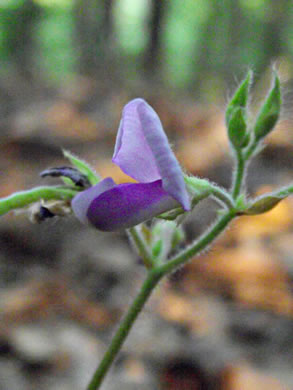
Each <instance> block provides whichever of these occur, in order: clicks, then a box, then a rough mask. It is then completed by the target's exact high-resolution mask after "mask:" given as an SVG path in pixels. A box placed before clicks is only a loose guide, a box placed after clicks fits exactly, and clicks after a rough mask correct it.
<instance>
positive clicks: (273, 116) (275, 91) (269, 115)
mask: <svg viewBox="0 0 293 390" xmlns="http://www.w3.org/2000/svg"><path fill="white" fill-rule="evenodd" d="M274 76H275V77H274V84H273V87H272V89H271V91H270V92H269V94H268V96H267V98H266V100H265V102H264V104H263V106H262V108H261V109H260V112H259V114H258V117H257V119H256V122H255V126H254V129H253V132H254V137H255V140H256V141H259V140H261V139H262V138H264V137H266V136H267V135H268V134H269V133H270V132H271V131H272V130H273V128H274V126H275V125H276V123H277V121H278V119H279V117H280V112H281V104H282V97H281V87H280V79H279V77H278V75H277V73H276V72H275V73H274Z"/></svg>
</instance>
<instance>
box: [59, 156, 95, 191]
mask: <svg viewBox="0 0 293 390" xmlns="http://www.w3.org/2000/svg"><path fill="white" fill-rule="evenodd" d="M63 155H64V157H66V158H67V159H68V160H69V161H70V162H71V164H72V165H74V166H75V167H76V168H77V169H78V170H79V171H80V172H81V173H83V174H84V175H86V177H87V178H88V180H89V182H90V183H91V185H95V184H97V183H98V182H99V181H100V180H101V179H100V177H99V176H98V175H97V173H96V172H95V171H94V169H93V168H91V167H90V166H89V164H88V163H86V162H85V161H83V160H81V159H80V158H79V157H77V156H75V155H73V154H72V153H71V152H69V151H68V150H63Z"/></svg>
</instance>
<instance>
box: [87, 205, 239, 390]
mask: <svg viewBox="0 0 293 390" xmlns="http://www.w3.org/2000/svg"><path fill="white" fill-rule="evenodd" d="M235 216H236V214H235V211H234V210H233V209H232V210H229V211H227V212H226V213H225V214H224V215H222V217H220V218H219V220H218V221H217V222H216V223H215V224H214V225H213V226H212V228H211V229H209V230H208V231H207V232H205V233H204V234H203V235H202V236H201V237H200V238H199V239H198V240H196V241H195V242H194V243H193V244H191V245H190V246H189V247H188V248H187V249H185V250H183V251H182V252H181V253H179V254H178V255H177V256H175V257H173V258H172V259H171V260H170V261H169V262H168V263H165V264H163V265H158V266H154V268H152V269H151V270H150V271H149V273H148V276H147V278H146V280H145V281H144V283H143V285H142V287H141V289H140V291H139V293H138V295H137V296H136V298H135V299H134V301H133V303H132V305H131V306H130V308H129V309H128V312H127V313H126V316H125V317H124V319H123V320H122V322H121V324H120V326H119V328H118V330H117V332H116V334H115V336H114V337H113V339H112V342H111V344H110V346H109V348H108V350H107V351H106V353H105V355H104V358H103V359H102V361H101V363H100V365H99V367H98V368H97V370H96V372H95V374H94V376H93V378H92V380H91V382H90V384H89V386H88V388H87V390H97V389H99V388H100V385H101V384H102V382H103V379H104V378H105V376H106V374H107V372H108V370H109V368H110V367H111V364H112V363H113V361H114V359H115V357H116V356H117V354H118V352H119V351H120V349H121V347H122V344H123V342H124V341H125V339H126V337H127V336H128V334H129V332H130V330H131V328H132V325H133V324H134V322H135V320H136V318H137V317H138V315H139V313H140V312H141V310H142V308H143V306H144V304H145V303H146V301H147V299H148V298H149V296H150V295H151V293H152V291H153V289H154V288H155V287H156V285H157V284H158V282H159V281H160V279H161V278H162V277H163V276H165V275H167V274H169V273H171V272H173V271H174V270H176V269H177V268H178V267H179V266H181V265H183V264H184V263H186V262H187V261H188V260H190V259H191V258H192V257H194V256H195V255H197V254H198V253H199V252H201V251H202V250H203V249H205V248H206V247H207V246H208V245H210V244H211V243H212V242H213V241H214V240H215V239H216V238H217V237H218V236H219V235H220V234H221V233H222V232H223V231H224V229H225V228H226V226H227V225H228V224H229V222H230V221H231V220H232V219H233V218H234V217H235Z"/></svg>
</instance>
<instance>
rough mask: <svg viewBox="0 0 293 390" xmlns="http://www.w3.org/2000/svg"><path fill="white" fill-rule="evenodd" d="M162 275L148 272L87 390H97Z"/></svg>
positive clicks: (155, 271)
mask: <svg viewBox="0 0 293 390" xmlns="http://www.w3.org/2000/svg"><path fill="white" fill-rule="evenodd" d="M162 276H163V275H162V273H161V272H160V271H158V270H157V269H153V270H151V271H149V273H148V276H147V278H146V279H145V281H144V283H143V285H142V287H141V289H140V291H139V293H138V295H137V296H136V298H135V299H134V301H133V303H132V305H131V306H130V308H129V310H128V312H127V313H126V316H125V317H124V318H123V319H122V322H121V324H120V326H119V328H118V330H117V332H116V334H115V336H114V337H113V339H112V341H111V344H110V346H109V348H108V350H107V351H106V353H105V355H104V357H103V359H102V361H101V363H100V365H99V367H98V369H97V370H96V372H95V374H94V376H93V378H92V380H91V382H90V384H89V385H88V387H87V390H97V389H99V387H100V385H101V384H102V382H103V380H104V378H105V376H106V374H107V372H108V370H109V368H110V367H111V364H112V363H113V361H114V359H115V357H116V355H117V353H118V352H119V351H120V349H121V347H122V344H123V343H124V341H125V339H126V337H127V336H128V334H129V332H130V329H131V327H132V325H133V323H134V322H135V320H136V318H137V317H138V315H139V313H140V312H141V310H142V308H143V307H144V304H145V303H146V301H147V299H148V298H149V296H150V294H151V293H152V291H153V289H154V288H155V287H156V285H157V284H158V282H159V280H160V279H161V277H162Z"/></svg>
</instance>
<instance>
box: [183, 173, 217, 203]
mask: <svg viewBox="0 0 293 390" xmlns="http://www.w3.org/2000/svg"><path fill="white" fill-rule="evenodd" d="M184 180H185V183H186V186H187V190H188V191H189V192H190V193H191V195H192V196H193V198H199V199H201V197H202V196H204V197H206V196H208V195H209V194H210V193H211V192H212V185H211V184H210V182H209V181H208V180H206V179H200V178H199V177H195V176H185V177H184Z"/></svg>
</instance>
